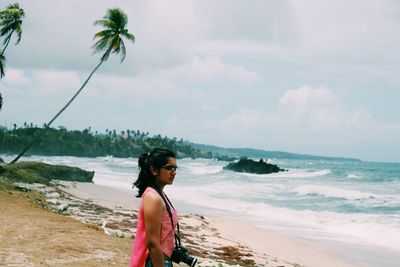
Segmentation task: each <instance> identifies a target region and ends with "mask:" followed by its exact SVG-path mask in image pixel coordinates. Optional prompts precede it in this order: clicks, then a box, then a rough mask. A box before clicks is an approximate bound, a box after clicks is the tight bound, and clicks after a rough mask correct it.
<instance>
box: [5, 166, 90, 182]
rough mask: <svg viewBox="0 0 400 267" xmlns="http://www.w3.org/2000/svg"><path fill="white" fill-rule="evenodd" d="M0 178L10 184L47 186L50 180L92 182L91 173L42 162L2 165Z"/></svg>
mask: <svg viewBox="0 0 400 267" xmlns="http://www.w3.org/2000/svg"><path fill="white" fill-rule="evenodd" d="M0 176H3V177H6V178H7V179H8V180H10V181H12V182H24V183H41V184H49V182H50V181H51V180H64V181H77V182H93V176H94V172H93V171H85V170H82V169H80V168H77V167H69V166H63V165H50V164H46V163H43V162H17V163H15V164H8V165H4V166H3V168H2V169H0Z"/></svg>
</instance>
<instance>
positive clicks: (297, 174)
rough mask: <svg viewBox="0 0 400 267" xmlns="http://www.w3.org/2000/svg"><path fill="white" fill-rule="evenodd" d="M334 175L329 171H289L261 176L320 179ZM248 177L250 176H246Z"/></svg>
mask: <svg viewBox="0 0 400 267" xmlns="http://www.w3.org/2000/svg"><path fill="white" fill-rule="evenodd" d="M330 173H332V172H331V170H329V169H323V170H317V171H315V170H305V169H289V170H288V171H285V172H277V173H271V174H262V175H259V176H264V177H274V178H312V177H319V176H324V175H328V174H330ZM245 175H248V174H245Z"/></svg>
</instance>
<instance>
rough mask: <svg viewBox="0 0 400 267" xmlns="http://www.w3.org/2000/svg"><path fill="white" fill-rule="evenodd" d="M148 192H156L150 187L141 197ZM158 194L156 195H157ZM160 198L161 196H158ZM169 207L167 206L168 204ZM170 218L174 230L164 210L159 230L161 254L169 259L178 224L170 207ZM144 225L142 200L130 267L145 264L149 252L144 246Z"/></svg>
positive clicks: (139, 266) (141, 266)
mask: <svg viewBox="0 0 400 267" xmlns="http://www.w3.org/2000/svg"><path fill="white" fill-rule="evenodd" d="M149 191H153V192H156V193H157V191H156V190H154V189H153V188H151V187H147V188H146V190H145V191H144V193H143V195H142V199H143V196H144V195H145V194H147V193H148V192H149ZM157 194H158V193H157ZM160 198H161V196H160ZM168 205H169V204H168ZM169 206H170V205H169ZM170 209H171V213H172V218H173V222H174V228H173V229H172V224H171V219H170V217H169V214H168V211H167V209H166V208H164V211H163V214H162V219H161V229H160V231H161V232H160V239H161V240H160V243H161V250H162V252H163V253H164V254H165V255H167V256H168V257H171V254H172V251H173V250H174V247H175V239H174V229H175V228H176V225H177V223H178V217H177V215H176V212H175V210H174V209H173V208H172V207H171V206H170ZM145 227H146V224H145V221H144V213H143V204H142V200H141V201H140V206H139V218H138V223H137V230H136V236H135V241H134V242H133V246H132V252H131V260H130V264H129V266H130V267H143V266H144V265H145V263H146V259H147V257H148V255H149V250H148V248H147V245H146V230H145Z"/></svg>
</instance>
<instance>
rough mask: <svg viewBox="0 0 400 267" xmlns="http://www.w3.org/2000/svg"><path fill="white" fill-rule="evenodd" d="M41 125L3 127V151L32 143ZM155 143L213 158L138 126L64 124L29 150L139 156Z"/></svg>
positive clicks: (50, 153)
mask: <svg viewBox="0 0 400 267" xmlns="http://www.w3.org/2000/svg"><path fill="white" fill-rule="evenodd" d="M38 130H39V131H40V130H41V129H40V128H38V127H35V126H33V124H27V123H25V124H24V127H20V128H17V125H14V128H13V129H12V130H7V129H5V128H0V153H11V154H15V153H18V152H19V151H21V150H22V149H23V148H24V147H25V146H26V145H27V144H29V143H30V142H31V141H32V139H33V135H34V133H35V132H36V131H38ZM155 147H165V148H169V149H171V150H173V151H175V152H176V153H177V157H178V158H183V157H191V158H199V157H202V158H211V157H212V153H206V152H202V151H200V150H196V149H194V148H193V147H192V144H191V143H189V142H188V141H184V140H182V139H181V140H177V139H176V138H168V137H162V136H161V135H155V136H152V137H150V136H149V133H144V132H140V131H139V130H136V131H135V130H126V131H121V132H120V133H117V132H116V131H115V130H108V129H107V130H106V133H105V134H101V133H98V132H92V130H91V128H90V127H89V128H88V129H85V130H83V131H77V130H75V131H68V130H67V129H65V128H64V127H59V128H58V129H54V128H49V129H48V130H47V131H46V132H45V133H44V134H43V138H42V139H41V141H39V142H37V143H35V144H34V145H33V146H32V148H31V150H30V153H31V154H34V155H48V156H77V157H101V156H107V155H110V156H114V157H123V158H126V157H138V156H139V155H140V154H141V153H143V152H149V151H150V150H152V149H153V148H155Z"/></svg>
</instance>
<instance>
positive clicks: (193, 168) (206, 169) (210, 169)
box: [185, 162, 223, 175]
mask: <svg viewBox="0 0 400 267" xmlns="http://www.w3.org/2000/svg"><path fill="white" fill-rule="evenodd" d="M185 168H186V169H187V170H188V171H189V173H191V174H197V175H200V174H216V173H219V172H221V171H222V169H223V166H219V165H209V164H206V163H201V162H200V163H196V162H194V163H189V164H187V165H186V166H185Z"/></svg>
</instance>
